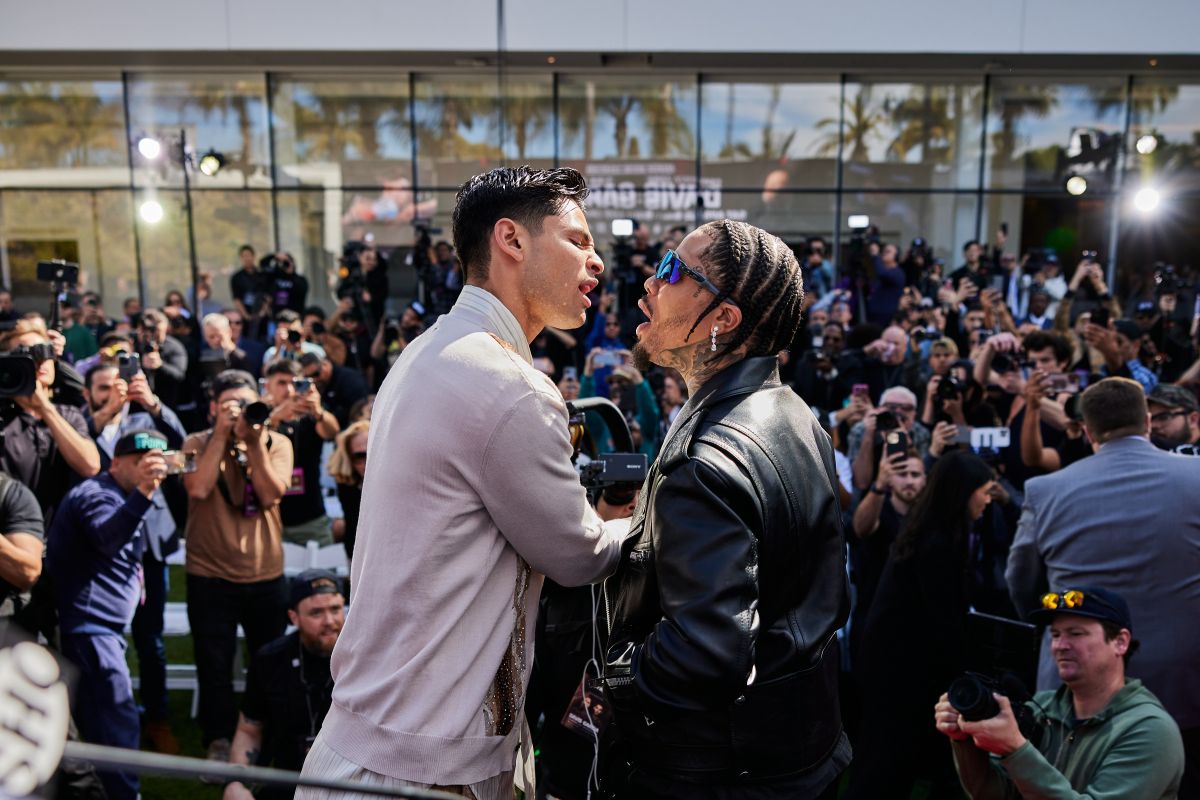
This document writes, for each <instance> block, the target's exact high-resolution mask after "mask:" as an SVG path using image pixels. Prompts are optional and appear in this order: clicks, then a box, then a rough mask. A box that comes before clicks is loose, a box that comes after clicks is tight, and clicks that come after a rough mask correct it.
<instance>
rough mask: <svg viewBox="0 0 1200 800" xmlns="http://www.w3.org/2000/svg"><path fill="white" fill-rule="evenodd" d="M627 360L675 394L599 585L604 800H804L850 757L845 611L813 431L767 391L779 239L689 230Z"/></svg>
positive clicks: (670, 258)
mask: <svg viewBox="0 0 1200 800" xmlns="http://www.w3.org/2000/svg"><path fill="white" fill-rule="evenodd" d="M646 291H647V295H646V296H645V297H644V298H642V300H641V302H640V305H641V306H642V309H643V311H645V313H646V316H647V317H648V318H649V322H647V323H644V324H643V325H641V326H639V328H638V338H639V344H638V347H637V349H636V350H635V356H637V357H640V358H641V359H642V360H643V362H645V361H653V362H654V363H657V364H660V365H662V366H667V367H674V368H675V369H678V370H679V371H680V372H681V373H682V374H683V377H684V379H685V380H686V381H687V384H688V388H689V390H690V394H691V399H690V400H689V401H688V402H687V404H686V405H685V406H684V407H683V409H682V410H681V411H680V413H679V416H678V418H677V419H676V421H675V423H674V425H673V426H672V428H671V430H670V432H669V433H668V434H667V437H666V439H665V441H664V443H663V447H662V450H661V451H660V454H659V457H658V461H657V462H656V463H655V464H654V465H653V467H652V468H651V470H650V473H649V475H648V477H647V480H646V484H645V488H644V490H643V492H642V495H641V499H640V501H639V504H638V507H637V510H636V511H635V513H634V517H633V523H632V527H631V531H630V536H629V538H628V539H627V540H626V542H625V546H624V555H623V559H622V561H621V564H620V567H619V568H618V570H617V572H616V574H615V575H614V576H613V577H612V578H610V579H609V581H608V583H607V585H606V590H607V599H608V601H609V602H608V604H607V608H606V616H607V618H608V624H609V626H610V629H609V630H610V633H609V639H608V646H607V651H606V662H607V663H606V665H605V680H604V683H605V689H606V691H607V692H608V695H609V701H610V704H611V706H612V707H613V710H614V713H615V727H616V731H617V736H616V742H615V745H614V747H613V748H612V752H611V755H610V758H609V759H608V763H607V766H606V771H607V775H608V782H607V788H608V789H609V791H610V792H611V794H612V795H613V796H616V797H648V796H654V797H669V798H675V797H678V798H689V800H692V799H693V798H775V797H779V798H784V797H786V798H815V797H820V796H822V794H823V793H824V792H826V791H827V790H828V791H832V790H833V784H834V782H835V780H836V778H837V776H838V774H839V773H840V772H841V771H842V769H844V767H845V766H846V764H847V763H848V762H849V760H850V747H849V744H848V743H847V740H846V737H845V735H844V733H843V731H842V724H841V716H840V711H839V708H838V699H837V689H838V687H837V682H838V659H837V644H836V641H835V636H836V631H837V629H838V628H839V627H841V626H842V624H843V623H844V622H845V619H846V614H847V608H848V601H847V586H846V575H845V557H844V549H843V546H844V542H843V533H842V524H841V515H840V512H839V506H838V499H837V492H836V489H835V487H836V485H837V478H836V475H835V473H834V466H833V450H832V446H831V444H830V441H829V437H828V436H827V435H826V434H825V433H824V431H822V430H821V427H820V425H819V424H818V422H817V420H816V418H815V417H814V416H813V414H812V412H811V411H810V410H809V408H808V406H806V405H805V403H804V401H802V400H801V399H800V397H799V396H797V395H796V394H795V393H794V392H793V391H792V390H791V389H790V388H788V387H786V386H783V385H781V384H780V381H779V372H778V361H777V358H776V355H775V354H776V353H778V352H779V350H781V349H783V348H784V347H785V346H786V344H787V343H788V342H790V341H791V339H792V337H793V335H794V333H795V331H796V328H797V326H798V325H799V322H800V317H801V308H802V304H803V289H802V286H801V278H800V269H799V266H798V265H797V263H796V260H795V257H794V256H793V255H792V253H791V251H790V250H789V249H788V248H787V246H786V245H785V244H784V243H783V242H781V241H780V240H779V239H777V238H776V237H774V236H771V235H769V234H767V233H765V232H764V231H762V230H759V229H758V228H754V227H752V226H750V225H747V224H745V223H740V222H731V221H729V220H722V221H720V222H714V223H709V224H707V225H705V226H704V227H702V228H700V229H699V230H697V231H695V232H693V233H692V234H691V235H689V236H688V237H687V239H685V240H684V242H683V243H682V244H681V245H680V247H679V251H678V253H677V254H670V253H668V254H667V256H665V257H664V260H663V262H662V264H660V267H659V269H658V271H657V276H656V277H654V278H650V279H649V280H648V281H647V282H646Z"/></svg>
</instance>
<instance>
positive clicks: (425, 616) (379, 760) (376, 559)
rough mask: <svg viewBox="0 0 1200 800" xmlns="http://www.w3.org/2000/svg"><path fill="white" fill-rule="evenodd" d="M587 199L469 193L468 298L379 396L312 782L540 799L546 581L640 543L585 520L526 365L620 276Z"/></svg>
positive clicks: (535, 190)
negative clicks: (552, 331) (538, 737)
mask: <svg viewBox="0 0 1200 800" xmlns="http://www.w3.org/2000/svg"><path fill="white" fill-rule="evenodd" d="M586 192H587V186H586V184H585V183H584V180H583V177H582V176H581V175H580V174H579V173H578V172H577V171H575V170H573V169H552V170H538V169H532V168H530V167H516V168H499V169H494V170H492V171H490V172H487V173H484V174H482V175H477V176H475V177H473V178H471V179H470V180H468V181H467V182H466V183H465V184H464V185H463V187H462V188H461V189H460V190H459V192H458V198H457V202H456V204H455V207H454V213H453V216H452V223H453V229H454V245H455V249H456V250H457V251H458V254H459V256H460V258H461V260H462V265H463V272H464V274H465V277H466V284H467V285H466V286H465V287H464V288H463V291H462V294H460V295H459V298H458V301H457V302H456V303H455V305H454V308H452V309H451V310H450V313H449V314H446V315H444V316H442V317H441V318H439V319H438V321H437V322H436V323H434V325H433V326H432V327H431V328H430V329H429V330H427V331H426V332H425V333H423V334H422V335H421V336H419V337H417V338H416V339H415V340H414V341H413V343H412V344H410V345H409V346H408V348H407V349H406V350H405V353H404V357H403V358H401V359H399V360H398V361H397V362H396V364H395V366H393V367H392V369H391V370H390V371H389V372H388V376H387V378H386V379H385V380H384V382H383V386H382V388H381V389H380V391H379V395H378V397H377V399H376V401H375V407H374V413H373V415H372V422H371V438H370V444H369V445H368V448H367V452H368V456H367V463H368V464H370V465H371V466H370V468H369V469H368V470H367V473H366V478H365V482H364V485H363V498H362V514H361V516H360V518H359V522H358V533H357V539H356V543H355V550H354V563H353V566H352V567H351V575H350V577H351V582H352V583H353V585H354V597H355V601H354V602H355V605H354V608H355V611H354V613H353V614H351V615H350V617H349V618H348V619H347V621H346V628H345V630H344V631H343V633H342V636H341V638H340V640H339V641H338V644H337V648H336V649H335V651H334V654H333V663H332V666H333V677H334V691H333V704H332V706H331V707H330V709H329V716H328V717H327V718H326V720H325V725H324V727H323V728H322V729H321V733H320V735H319V736H318V738H317V741H316V743H315V744H314V745H313V748H312V751H311V752H310V753H309V755H308V758H307V759H306V760H305V764H304V774H305V775H310V776H313V777H323V778H337V779H343V780H352V781H359V782H364V783H371V784H374V785H378V786H393V787H394V786H413V785H416V786H422V787H426V788H428V787H435V788H438V789H444V790H447V791H451V792H457V793H459V794H461V795H463V796H465V797H474V798H476V800H499V799H500V798H506V800H511V798H512V796H513V787H514V783H516V784H518V785H519V786H520V787H521V788H522V789H523V790H524V792H525V795H526V796H527V797H529V796H532V794H533V786H532V774H531V771H532V758H533V753H532V747H530V746H529V742H530V739H529V735H528V726H526V725H525V724H524V715H523V714H522V706H523V704H524V696H525V688H526V686H527V685H528V682H529V671H530V668H531V667H532V662H533V644H534V635H533V625H534V623H535V621H536V618H537V608H538V598H539V595H540V594H541V588H542V581H543V577H549V578H550V579H552V580H553V581H555V582H556V583H558V584H560V585H562V586H579V585H582V584H586V583H590V582H593V581H596V580H599V579H601V578H603V577H604V576H606V575H607V574H609V573H610V572H611V571H612V569H613V567H614V566H615V564H616V560H617V557H618V555H619V549H620V538H619V534H620V532H621V530H624V529H627V528H628V523H627V522H624V521H621V522H613V523H609V524H610V525H612V526H613V528H614V530H606V527H605V523H604V522H603V521H602V520H601V519H600V517H599V516H597V515H596V513H595V511H594V510H593V509H592V508H591V506H589V505H588V502H587V496H586V494H585V492H584V490H583V487H582V486H581V485H580V484H579V478H578V475H577V474H576V472H575V470H574V468H573V467H572V465H571V440H570V436H569V435H568V431H567V422H568V416H567V409H566V404H565V403H564V401H563V399H562V395H561V394H560V393H559V391H558V388H557V387H555V385H554V384H553V383H551V382H550V379H549V378H548V377H546V376H545V375H544V374H543V373H540V372H538V371H537V370H536V369H534V367H533V356H532V353H531V352H530V343H531V342H532V341H533V340H534V339H536V338H537V337H538V336H539V335H540V334H541V332H542V330H543V329H544V328H545V327H547V326H553V327H556V328H562V329H568V330H569V329H574V328H578V327H579V326H580V325H582V324H583V322H584V319H585V318H586V313H585V312H586V311H587V309H588V307H589V306H590V305H591V301H590V300H589V299H588V294H589V293H590V292H591V291H592V290H593V289H595V288H596V285H597V284H598V281H597V279H596V276H597V275H599V274H600V272H602V271H603V269H604V264H603V263H602V262H601V261H600V258H599V256H597V255H596V250H595V244H594V241H593V239H592V234H591V231H590V229H589V228H588V224H587V218H586V217H585V216H584V213H583V199H584V197H585V195H586ZM306 369H309V368H308V367H306ZM518 749H520V750H521V758H520V763H519V764H518V763H517V759H516V755H517V751H518ZM296 797H297V798H300V800H313V799H315V798H317V797H324V794H321V793H317V792H313V791H310V790H306V789H301V790H300V791H299V792H297V794H296Z"/></svg>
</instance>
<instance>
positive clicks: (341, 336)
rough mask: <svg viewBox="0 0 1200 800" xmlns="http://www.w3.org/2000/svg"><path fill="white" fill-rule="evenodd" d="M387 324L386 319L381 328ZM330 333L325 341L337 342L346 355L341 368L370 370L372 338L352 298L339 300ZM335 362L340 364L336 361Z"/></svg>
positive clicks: (330, 322)
mask: <svg viewBox="0 0 1200 800" xmlns="http://www.w3.org/2000/svg"><path fill="white" fill-rule="evenodd" d="M386 324H387V320H386V319H385V320H384V324H383V325H380V326H379V327H380V328H383V327H385V326H386ZM329 331H330V332H329V333H327V334H326V336H325V337H324V338H325V340H330V339H334V340H336V342H337V345H341V350H342V352H343V353H344V356H343V358H342V360H341V362H340V364H339V366H345V367H349V368H351V369H356V370H360V371H364V372H365V371H366V370H367V369H369V368H370V366H371V364H370V360H369V359H368V357H367V356H368V355H369V354H370V349H371V338H370V335H369V333H368V328H367V326H366V324H365V323H364V322H363V316H362V311H361V310H360V308H359V306H356V305H355V304H354V303H353V302H351V300H350V298H348V297H343V298H341V299H339V300H338V304H337V308H335V309H334V310H333V313H332V314H330V315H329ZM335 346H336V345H335ZM334 362H335V363H338V362H337V361H336V359H334Z"/></svg>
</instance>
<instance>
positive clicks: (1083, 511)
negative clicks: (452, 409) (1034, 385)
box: [1006, 378, 1200, 797]
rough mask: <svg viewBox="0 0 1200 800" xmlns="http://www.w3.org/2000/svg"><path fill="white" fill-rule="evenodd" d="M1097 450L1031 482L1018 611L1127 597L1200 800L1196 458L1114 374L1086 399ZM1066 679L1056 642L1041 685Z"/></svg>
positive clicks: (1011, 571) (1199, 468)
mask: <svg viewBox="0 0 1200 800" xmlns="http://www.w3.org/2000/svg"><path fill="white" fill-rule="evenodd" d="M1080 405H1081V407H1082V411H1083V425H1084V430H1085V431H1086V432H1087V435H1088V438H1089V440H1090V441H1091V442H1092V449H1093V450H1094V452H1095V455H1093V456H1090V457H1088V458H1085V459H1083V460H1082V461H1078V462H1076V463H1074V464H1072V465H1071V466H1069V467H1067V468H1066V469H1064V470H1061V471H1059V472H1055V473H1053V474H1051V475H1046V476H1043V477H1040V478H1034V479H1032V480H1030V481H1028V482H1027V483H1026V484H1025V507H1024V509H1023V510H1022V514H1021V523H1020V526H1019V528H1018V530H1017V535H1016V539H1015V540H1014V541H1013V545H1012V549H1011V550H1010V552H1009V556H1008V570H1007V572H1006V577H1007V579H1008V587H1009V591H1010V593H1011V594H1012V599H1013V603H1014V604H1015V605H1016V607H1017V610H1018V611H1019V612H1020V613H1021V614H1022V616H1028V615H1029V614H1030V613H1031V612H1032V611H1034V610H1035V609H1037V608H1040V607H1041V606H1040V598H1041V595H1042V593H1043V592H1046V591H1049V587H1051V586H1076V585H1083V584H1088V585H1093V586H1105V587H1108V588H1110V589H1112V590H1113V591H1115V592H1118V593H1119V594H1121V595H1123V596H1124V597H1125V598H1126V600H1127V601H1128V603H1129V608H1130V610H1131V612H1132V613H1133V616H1134V617H1135V618H1136V619H1139V620H1144V623H1143V624H1142V625H1141V626H1140V627H1139V628H1138V639H1139V640H1140V642H1141V649H1140V650H1139V651H1138V658H1137V660H1136V661H1134V662H1133V664H1132V669H1131V672H1130V674H1131V675H1132V676H1133V677H1137V678H1141V679H1142V680H1143V682H1144V683H1145V684H1146V686H1147V688H1149V689H1150V690H1151V691H1152V692H1154V693H1155V694H1156V695H1158V697H1159V699H1161V700H1162V703H1163V705H1164V706H1165V707H1166V709H1167V711H1169V712H1170V713H1171V716H1173V717H1174V718H1175V721H1176V722H1177V723H1178V724H1179V728H1180V730H1181V732H1182V733H1183V738H1184V749H1185V751H1186V767H1185V771H1184V778H1183V785H1182V786H1181V787H1180V794H1179V796H1180V797H1196V796H1200V624H1198V623H1197V620H1200V459H1195V458H1188V457H1187V456H1181V455H1176V454H1174V453H1165V452H1163V451H1161V450H1159V449H1157V448H1156V447H1154V445H1152V444H1150V440H1149V434H1150V419H1149V414H1148V413H1147V411H1146V398H1145V395H1144V394H1143V391H1142V387H1141V385H1139V384H1138V383H1136V382H1135V381H1131V380H1128V379H1126V378H1107V379H1105V380H1102V381H1100V382H1099V383H1097V384H1095V385H1094V386H1092V387H1090V388H1089V389H1088V390H1087V391H1086V392H1084V393H1083V396H1082V397H1081V398H1080ZM1058 684H1059V680H1058V673H1057V670H1056V667H1055V663H1054V660H1053V659H1052V658H1051V657H1050V655H1049V638H1047V639H1046V640H1045V641H1044V642H1043V647H1042V657H1041V669H1040V672H1039V675H1038V689H1049V688H1054V687H1056V686H1057V685H1058Z"/></svg>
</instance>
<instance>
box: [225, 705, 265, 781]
mask: <svg viewBox="0 0 1200 800" xmlns="http://www.w3.org/2000/svg"><path fill="white" fill-rule="evenodd" d="M262 740H263V725H262V723H261V722H255V721H254V720H251V719H246V715H245V714H238V725H237V732H236V733H235V734H234V735H233V744H232V745H230V746H229V763H230V764H240V765H242V766H244V767H253V766H255V765H256V764H257V762H258V754H259V753H260V752H262ZM253 796H254V795H252V794H251V793H250V790H249V789H248V788H247V787H246V785H245V784H243V783H241V782H239V781H234V782H232V783H229V784H226V785H225V795H224V798H223V800H248V799H249V798H252V797H253Z"/></svg>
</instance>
